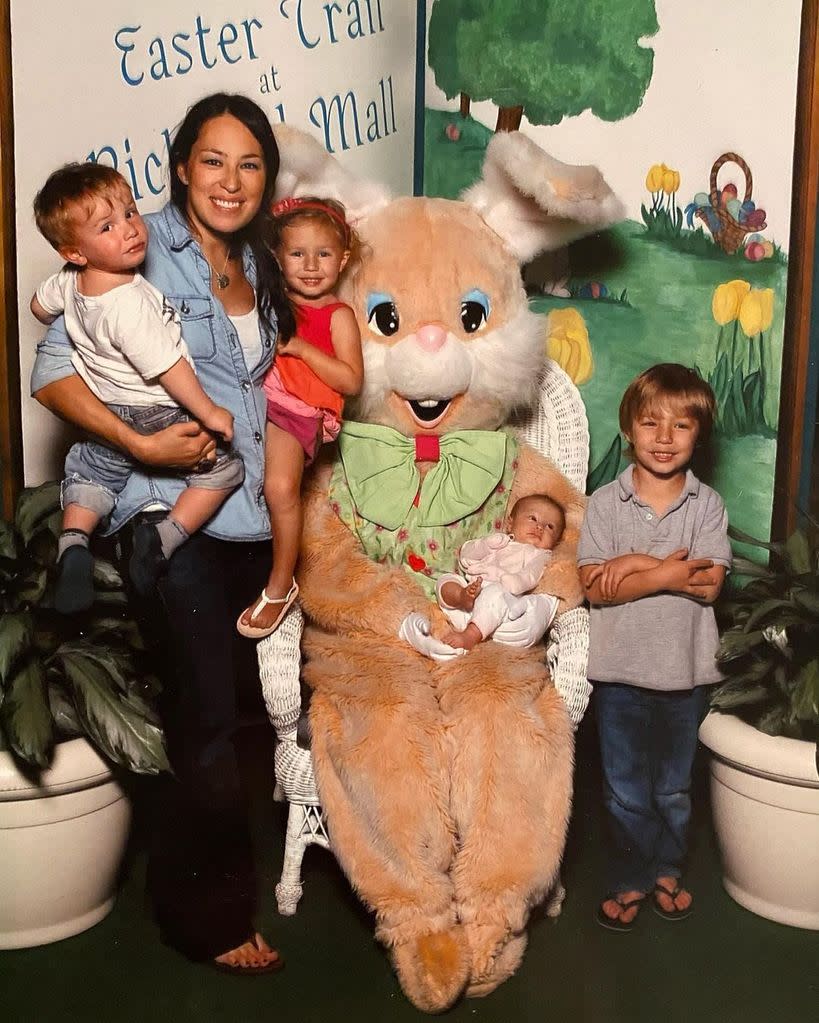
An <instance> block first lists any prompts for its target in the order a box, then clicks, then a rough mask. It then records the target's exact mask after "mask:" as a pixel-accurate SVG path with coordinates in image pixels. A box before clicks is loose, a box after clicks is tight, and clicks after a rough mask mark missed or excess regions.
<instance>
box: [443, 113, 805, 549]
mask: <svg viewBox="0 0 819 1023" xmlns="http://www.w3.org/2000/svg"><path fill="white" fill-rule="evenodd" d="M453 124H454V125H456V126H457V128H458V132H459V137H458V138H457V140H456V141H452V140H451V139H450V138H448V137H447V134H446V129H447V126H448V125H453ZM450 132H451V133H452V129H450ZM491 135H492V133H491V131H489V129H487V128H485V127H484V126H483V125H481V124H479V123H478V122H476V121H473V120H472V119H471V118H466V119H463V118H461V117H460V115H459V114H457V113H454V114H453V113H448V112H445V111H429V110H428V111H427V117H426V159H425V186H426V187H425V191H426V193H427V194H428V195H437V196H444V197H448V198H454V197H456V196H457V195H458V194H460V192H461V191H462V190H463V189H464V188H466V187H468V186H469V185H470V184H471V183H472V182H473V181H474V180H475V179H476V178H477V177H478V176H479V174H480V167H481V163H482V159H483V151H484V149H485V147H486V144H487V142H488V140H489V138H491ZM703 242H704V239H703V240H700V241H697V242H696V244H695V245H694V246H693V248H695V251H694V252H690V251H686V250H685V247H682V248H680V247H679V246H674V247H672V246H670V245H669V244H667V243H664V242H662V241H659V240H657V239H653V238H651V237H649V236H648V235H647V233H646V230H645V227H644V226H643V225H642V224H639V223H637V222H635V221H626V222H625V223H624V224H621V225H618V226H617V227H615V228H613V229H611V230H610V231H606V232H603V233H601V234H598V235H595V236H593V237H592V238H589V239H585V240H583V241H582V242H578V243H576V244H575V245H573V246H572V247H571V250H570V263H571V268H572V280H571V285H572V288H573V290H574V289H575V288H579V287H580V286H581V285H582V284H584V283H586V282H588V281H599V282H602V283H604V284H605V285H606V287H607V289H608V292H609V294H610V295H620V294H622V293H623V292H624V291H625V292H626V293H627V296H628V304H624V303H619V302H611V301H608V302H606V301H601V300H599V299H598V300H595V299H585V300H581V299H578V298H572V299H559V298H552V297H550V296H540V297H533V298H532V299H531V300H530V301H531V305H532V308H533V309H534V310H535V311H536V312H541V313H546V312H548V311H549V310H550V309H555V308H560V307H562V306H573V307H574V308H576V309H578V310H579V311H580V312H581V314H582V315H583V317H584V319H585V321H586V325H587V328H588V331H589V338H590V342H591V346H592V350H593V353H594V361H595V371H594V376H593V377H592V379H591V380H590V381H589V382H588V383H586V384H584V385H583V386H582V387H581V388H580V391H581V394H582V395H583V400H584V402H585V404H586V409H587V411H588V416H589V423H590V429H591V467H592V468H594V467H595V466H596V465H597V464H598V463H599V462H600V460H601V459H602V458H603V457H604V455H605V454H606V452H607V450H608V449H609V447H610V445H611V443H612V440H613V438H614V436H615V434H616V432H617V429H618V426H617V409H618V406H619V403H620V398H621V396H622V393H623V391H624V389H625V387H626V385H627V384H628V383H629V381H630V380H632V379H633V377H634V376H636V375H637V373H639V372H641V371H642V370H643V369H645V368H646V367H647V366H650V365H652V364H653V363H656V362H665V361H668V362H682V363H684V364H685V365H689V366H698V367H699V368H700V369H701V370H702V371H703V372H704V373H706V374H707V373H708V372H710V370H711V369H712V368H713V366H714V360H715V347H716V341H717V336H718V331H719V328H718V326H717V324H716V323H715V322H714V319H713V317H712V314H711V298H712V295H713V292H714V289H715V288H716V286H717V285H718V284H721V283H723V282H724V281H727V280H732V279H734V278H741V279H743V280H746V281H748V282H749V284H750V285H751V287H752V288H773V289H774V294H775V301H774V319H773V324H772V326H771V329H770V330H769V331H767V332H766V336H765V347H764V356H765V367H766V375H767V379H768V381H770V387H769V391H768V394H767V396H766V401H765V408H764V414H765V419H766V421H767V422H768V424H769V425H770V426H771V427H774V426H775V424H776V420H777V412H778V407H779V378H780V367H781V359H782V337H783V326H784V306H785V294H786V279H787V265H786V262H785V260H784V259H782V258H778V259H776V260H764V261H761V262H758V263H752V262H750V261H749V260H746V259H744V258H742V257H741V256H731V257H728V256H725V255H724V254H723V253H722V252H721V250H719V249H718V247H717V246H715V245H713V244H711V245H707V244H706V245H704V244H703ZM700 250H701V251H700ZM741 337H743V338H744V335H741ZM775 457H776V441H775V440H774V439H773V438H772V437H770V436H768V437H763V436H759V435H750V436H744V437H737V438H727V437H724V436H720V435H719V431H717V435H716V437H715V443H714V445H713V456H712V460H711V464H710V465H705V466H699V467H698V468H699V470H700V472H701V475H702V476H703V478H704V479H706V480H708V482H710V483H711V484H712V485H713V486H715V487H716V488H717V490H718V491H719V492H720V493H721V494H722V495H723V497H724V498H725V500H726V503H727V505H728V509H729V515H730V517H731V520H732V522H734V524H735V525H736V526H738V527H739V528H740V529H743V530H745V531H747V532H749V533H752V534H754V535H756V536H766V535H767V534H768V529H769V524H770V514H771V504H772V492H773V476H774V463H775Z"/></svg>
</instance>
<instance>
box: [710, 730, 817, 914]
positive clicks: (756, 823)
mask: <svg viewBox="0 0 819 1023" xmlns="http://www.w3.org/2000/svg"><path fill="white" fill-rule="evenodd" d="M700 739H701V741H702V742H703V743H704V745H706V746H707V747H708V748H709V749H710V750H711V752H712V757H711V803H712V808H713V814H714V827H715V829H716V833H717V840H718V842H719V846H720V850H721V852H722V865H723V884H724V885H725V889H726V891H727V892H728V894H729V895H730V896H731V897H732V898H734V899H736V901H737V902H738V903H739V904H740V905H741V906H744V907H745V908H746V909H750V910H751V911H752V912H754V913H757V914H759V915H760V916H764V917H767V918H768V919H769V920H776V921H777V922H779V923H783V924H790V925H791V926H793V927H806V928H810V929H812V930H819V773H817V769H816V744H815V743H812V742H800V741H799V740H798V739H785V738H780V737H775V736H770V735H765V734H764V733H763V732H760V731H758V730H757V729H756V728H753V727H752V726H751V725H747V724H745V722H744V721H741V720H740V719H739V718H737V717H735V716H734V715H732V714H722V713H719V712H717V711H714V712H712V713H711V714H709V715H708V716H707V717H706V719H705V721H704V722H703V723H702V726H701V728H700Z"/></svg>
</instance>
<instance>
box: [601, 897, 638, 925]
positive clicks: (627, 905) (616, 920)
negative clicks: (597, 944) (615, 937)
mask: <svg viewBox="0 0 819 1023" xmlns="http://www.w3.org/2000/svg"><path fill="white" fill-rule="evenodd" d="M610 901H614V902H616V903H617V905H618V906H619V907H620V911H621V912H625V911H626V910H628V909H631V908H632V907H633V906H639V905H641V903H643V902H644V901H645V896H644V895H641V896H640V898H639V899H629V900H628V901H626V902H624V901H623V900H622V899H621V898H620V896H619V895H607V896H606V898H605V899H603V902H610ZM603 902H601V903H600V905H599V906H598V907H597V913H596V915H595V920H596V921H597V922H598V923H599V924H600V926H601V927H605V928H606V930H607V931H621V932H623V933H625V932H626V931H631V930H633V929H634V925H635V923H636V922H637V917H638V916H639V915H640V910H639V909H638V910H637V912H636V913H635V914H634V917H633V919H631V920H629V921H628V923H626V922H625V921H624V920H621V919H620V917H619V916H616V917H611V916H609V915H608V914H607V913H605V912H604V911H603Z"/></svg>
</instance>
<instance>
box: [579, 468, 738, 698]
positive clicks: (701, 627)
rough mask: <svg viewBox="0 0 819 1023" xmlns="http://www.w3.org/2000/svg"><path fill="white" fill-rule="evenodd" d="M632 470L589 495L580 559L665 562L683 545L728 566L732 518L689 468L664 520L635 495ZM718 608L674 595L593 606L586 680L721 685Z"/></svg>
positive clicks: (690, 551)
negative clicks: (640, 557) (641, 557)
mask: <svg viewBox="0 0 819 1023" xmlns="http://www.w3.org/2000/svg"><path fill="white" fill-rule="evenodd" d="M632 472H633V466H629V467H628V468H627V469H626V470H625V472H623V473H622V474H621V476H620V477H619V478H618V479H616V480H615V481H614V482H613V483H609V484H608V485H607V486H605V487H601V488H600V489H599V490H597V491H595V493H594V494H592V496H591V497H590V498H589V503H588V507H587V508H586V518H585V520H584V522H583V528H582V530H581V532H580V543H579V545H578V549H577V562H578V565H580V566H581V567H582V566H583V565H599V564H602V563H603V562H604V561H609V560H610V559H611V558H616V557H618V556H619V555H621V554H650V555H651V556H652V557H655V558H666V557H668V555H669V554H672V553H673V552H674V551H676V550H679V549H680V548H681V547H686V548H687V549H688V556H689V557H690V558H710V559H711V560H712V561H713V562H714V564H716V565H724V566H725V567H726V568H729V567H730V565H731V545H730V543H729V541H728V533H727V529H728V517H727V515H726V513H725V506H724V505H723V503H722V499H721V498H720V496H719V494H717V492H716V491H715V490H712V489H711V488H710V487H708V486H706V485H705V484H704V483H701V482H700V481H699V480H698V479H697V477H696V476H695V475H694V474H693V473H692V472H691V471H690V470H689V471H688V472H687V473H686V476H685V484H684V486H683V489H682V493H681V494H680V496H679V498H678V499H677V500H676V501H675V503H674V504H673V505H672V506H671V507H670V508H669V509H668V511H666V512H665V514H663V515H659V516H658V515H657V514H656V512H655V511H654V509H653V508H651V507H649V505H647V504H644V503H643V502H642V501H641V500H640V499H639V498H638V497H637V495H636V494H635V492H634V484H633V482H632ZM718 645H719V637H718V634H717V625H716V621H715V619H714V611H713V608H712V607H711V606H710V605H709V604H701V603H700V602H699V601H697V600H694V599H693V598H691V597H685V596H682V595H681V594H676V593H656V594H652V595H651V596H649V597H641V598H640V599H639V600H633V601H630V602H629V603H627V604H614V605H593V606H592V609H591V640H590V645H589V669H588V674H589V678H590V679H593V680H595V681H598V682H627V683H628V684H629V685H633V686H641V687H642V688H644V689H662V690H673V689H693V688H694V687H695V686H701V685H708V684H710V683H712V682H719V681H720V679H721V678H722V675H721V673H720V671H719V669H718V668H717V664H716V661H715V660H714V655H715V653H716V651H717V647H718Z"/></svg>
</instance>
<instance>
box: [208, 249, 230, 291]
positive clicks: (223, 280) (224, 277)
mask: <svg viewBox="0 0 819 1023" xmlns="http://www.w3.org/2000/svg"><path fill="white" fill-rule="evenodd" d="M207 262H208V266H209V267H210V270H211V273H212V274H213V279H214V280H215V281H216V287H217V288H218V289H219V290H220V291H224V290H225V288H226V287H227V286H228V285H229V284H230V277H229V276H228V274H226V273H225V270H227V265H228V263H229V262H230V249H228V251H227V255H226V256H225V265H224V266H223V267H222V272H221V273H219V271H218V270H217V269H216V267H215V266H214V265H213V263H211V261H210V260H208V261H207Z"/></svg>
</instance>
